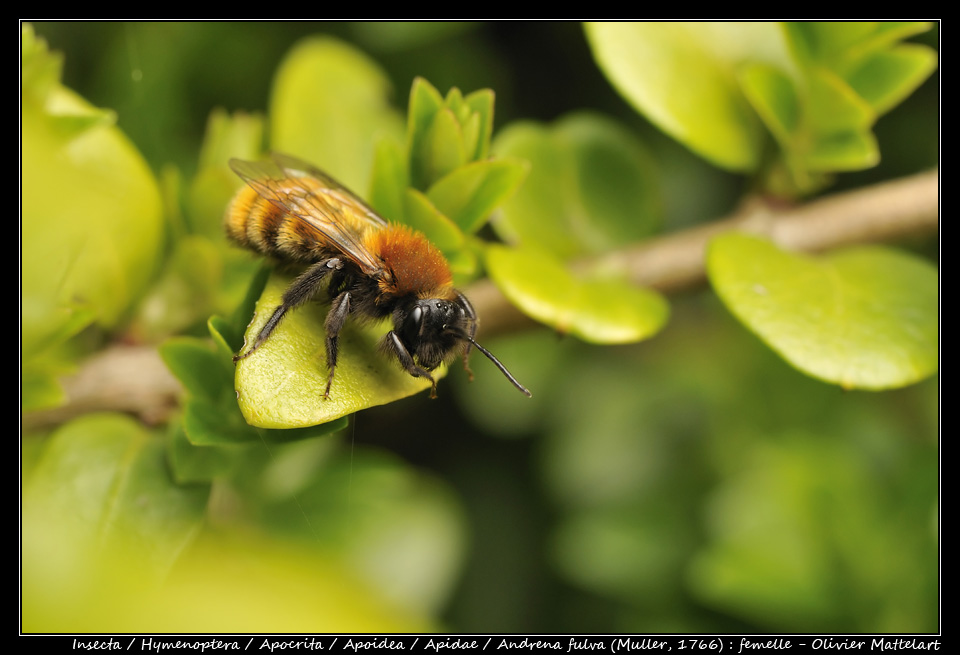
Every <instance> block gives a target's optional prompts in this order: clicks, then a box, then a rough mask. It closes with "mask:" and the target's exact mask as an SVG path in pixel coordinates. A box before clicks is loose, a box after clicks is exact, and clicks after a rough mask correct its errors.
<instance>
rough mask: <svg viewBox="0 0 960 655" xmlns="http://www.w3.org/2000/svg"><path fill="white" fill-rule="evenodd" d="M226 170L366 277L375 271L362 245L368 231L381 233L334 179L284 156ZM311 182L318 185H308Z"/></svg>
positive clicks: (373, 216)
mask: <svg viewBox="0 0 960 655" xmlns="http://www.w3.org/2000/svg"><path fill="white" fill-rule="evenodd" d="M230 168H232V169H233V171H234V172H235V173H236V174H237V175H239V176H240V177H241V178H242V179H243V180H244V181H245V182H246V183H247V184H249V185H250V186H251V187H252V188H253V189H254V190H255V191H256V192H257V193H258V194H260V196H261V197H262V198H264V199H265V200H268V201H269V202H271V203H272V204H274V205H275V206H276V207H278V208H279V209H281V210H283V211H284V212H286V213H288V214H290V215H292V216H296V217H297V218H299V219H300V220H301V221H303V223H304V224H305V225H307V226H309V227H310V228H312V229H313V230H314V231H315V232H316V237H317V239H318V240H319V241H321V242H323V243H327V244H329V245H330V246H332V247H333V248H335V249H337V250H339V251H340V252H342V253H343V254H344V255H346V256H347V257H349V258H350V259H351V260H353V261H354V262H356V263H357V265H359V266H360V268H361V269H362V270H363V271H364V272H365V273H367V274H373V273H375V272H377V271H379V270H380V268H381V266H380V264H379V261H378V259H377V258H376V257H375V256H374V255H373V254H371V253H370V251H369V250H367V248H366V247H365V246H364V245H363V240H362V235H363V234H364V233H365V232H367V231H368V230H371V229H373V230H379V229H382V228H384V227H386V225H387V223H386V221H384V220H383V219H382V218H381V217H380V216H379V215H378V214H377V213H376V212H375V211H373V209H371V208H370V206H369V205H367V204H366V203H365V202H363V201H362V200H361V199H360V198H358V197H357V196H356V195H354V193H353V192H351V191H350V190H349V189H347V188H346V187H345V186H343V185H342V184H340V183H339V182H337V181H336V180H335V179H333V178H332V177H330V176H329V175H327V174H326V173H324V172H323V171H321V170H320V169H318V168H316V167H315V166H311V165H310V164H308V163H306V162H303V161H300V160H299V159H296V158H294V157H291V156H289V155H281V154H274V155H273V158H272V160H271V161H258V162H252V161H243V160H240V159H231V160H230ZM309 179H312V180H313V181H315V182H318V183H319V184H310V183H309V182H307V181H306V180H309Z"/></svg>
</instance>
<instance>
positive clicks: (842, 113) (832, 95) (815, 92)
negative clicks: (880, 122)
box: [807, 68, 876, 132]
mask: <svg viewBox="0 0 960 655" xmlns="http://www.w3.org/2000/svg"><path fill="white" fill-rule="evenodd" d="M807 85H808V89H807V94H808V96H809V97H808V103H809V113H808V117H807V118H808V120H809V121H810V122H811V124H812V125H813V126H814V127H815V129H816V130H817V131H818V132H838V131H845V130H866V129H867V128H869V127H870V126H871V125H873V122H874V121H875V120H876V114H875V113H874V111H873V109H872V108H871V107H870V105H869V104H868V103H867V102H865V101H864V100H863V98H861V97H860V96H859V95H857V93H856V92H855V91H854V90H853V89H852V88H850V85H849V84H847V82H846V81H845V80H844V79H843V78H841V77H840V76H839V75H837V74H835V73H833V72H831V71H829V70H826V69H822V68H818V69H812V70H810V71H808V75H807Z"/></svg>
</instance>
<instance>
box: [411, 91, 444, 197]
mask: <svg viewBox="0 0 960 655" xmlns="http://www.w3.org/2000/svg"><path fill="white" fill-rule="evenodd" d="M441 109H443V96H441V95H440V92H439V91H437V90H436V89H435V88H434V87H433V85H432V84H430V82H428V81H427V80H425V79H424V78H422V77H418V78H416V79H414V80H413V85H412V86H411V87H410V104H409V109H408V110H407V153H408V156H409V158H410V160H409V161H410V184H411V185H412V186H413V187H414V188H416V189H421V190H422V189H426V188H427V187H428V186H429V172H428V171H427V168H426V166H427V161H426V160H425V159H424V158H423V157H422V156H420V153H421V152H423V151H424V150H425V149H426V145H425V144H426V142H427V134H428V132H429V130H430V128H431V126H432V125H433V121H434V119H435V118H436V116H437V113H438V112H439V111H440V110H441Z"/></svg>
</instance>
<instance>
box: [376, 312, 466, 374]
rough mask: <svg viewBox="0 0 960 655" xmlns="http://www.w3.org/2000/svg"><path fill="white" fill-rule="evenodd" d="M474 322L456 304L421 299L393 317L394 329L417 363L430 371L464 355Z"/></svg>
mask: <svg viewBox="0 0 960 655" xmlns="http://www.w3.org/2000/svg"><path fill="white" fill-rule="evenodd" d="M473 326H474V321H473V319H472V318H471V317H469V316H468V315H467V312H466V310H465V308H464V307H463V306H462V305H460V304H459V303H457V302H455V301H450V300H443V299H441V298H418V299H417V300H415V301H413V302H411V303H410V304H409V305H407V306H405V307H403V308H402V309H400V310H398V311H397V312H396V313H395V314H394V329H395V330H396V332H397V334H398V335H399V336H400V339H401V340H402V341H403V343H404V345H406V347H407V349H408V350H409V351H410V354H411V355H413V357H414V359H416V361H417V363H418V364H419V365H420V366H422V367H423V368H425V369H426V370H428V371H432V370H433V369H435V368H436V367H438V366H439V365H440V364H441V363H442V362H443V361H444V360H446V359H449V358H450V357H451V356H454V355H456V354H458V353H459V352H461V351H462V350H463V348H464V347H465V346H466V343H467V341H468V340H469V339H470V338H471V337H472V335H473V332H474V327H473Z"/></svg>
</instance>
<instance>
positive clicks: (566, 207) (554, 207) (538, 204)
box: [494, 113, 660, 259]
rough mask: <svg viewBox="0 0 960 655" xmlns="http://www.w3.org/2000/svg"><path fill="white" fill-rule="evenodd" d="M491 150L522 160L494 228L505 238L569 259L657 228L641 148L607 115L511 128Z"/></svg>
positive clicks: (652, 178) (650, 171)
mask: <svg viewBox="0 0 960 655" xmlns="http://www.w3.org/2000/svg"><path fill="white" fill-rule="evenodd" d="M496 151H497V153H498V154H499V155H501V156H510V157H516V158H520V159H525V160H527V161H529V162H530V173H529V175H528V176H527V177H526V179H525V180H524V183H523V184H522V185H521V187H520V189H519V190H518V191H517V193H516V194H514V195H513V196H512V197H510V198H509V199H508V200H507V201H506V202H504V203H503V207H502V216H501V217H500V218H499V219H498V220H497V221H495V223H494V227H495V228H496V229H497V231H498V232H499V233H500V235H501V236H502V237H503V238H504V239H505V240H507V241H511V242H520V243H523V244H524V245H532V246H536V247H539V248H542V249H544V250H547V251H549V252H552V253H554V254H556V255H558V256H559V257H560V258H562V259H569V258H572V257H574V256H577V255H587V254H595V253H599V252H606V251H609V250H610V249H611V248H616V247H621V246H622V245H623V244H624V243H630V242H633V241H636V240H639V239H641V238H643V237H645V236H648V235H649V234H651V233H652V232H653V231H654V230H655V228H656V227H657V226H658V225H659V220H660V199H659V189H658V186H657V174H656V168H655V166H654V165H653V163H652V160H651V159H650V157H649V155H648V154H647V152H646V150H645V148H644V147H643V145H642V144H641V143H640V142H639V141H638V140H637V139H636V138H635V137H634V136H633V135H632V134H631V133H630V132H629V131H627V130H626V129H624V128H623V127H622V126H620V125H618V124H617V123H615V122H613V121H611V120H609V119H607V118H604V117H601V116H598V115H594V114H589V113H581V114H571V115H569V116H567V117H565V118H563V119H561V120H560V121H558V122H557V123H555V124H554V125H553V126H551V127H543V126H540V125H537V124H533V123H518V124H514V125H511V126H510V127H509V128H507V129H506V130H504V131H503V132H501V133H500V134H499V135H498V137H497V141H496Z"/></svg>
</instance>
